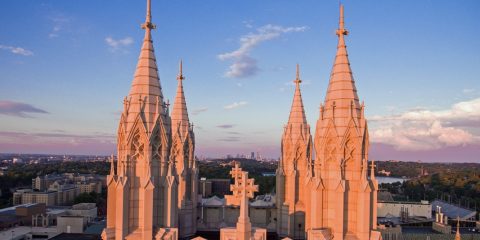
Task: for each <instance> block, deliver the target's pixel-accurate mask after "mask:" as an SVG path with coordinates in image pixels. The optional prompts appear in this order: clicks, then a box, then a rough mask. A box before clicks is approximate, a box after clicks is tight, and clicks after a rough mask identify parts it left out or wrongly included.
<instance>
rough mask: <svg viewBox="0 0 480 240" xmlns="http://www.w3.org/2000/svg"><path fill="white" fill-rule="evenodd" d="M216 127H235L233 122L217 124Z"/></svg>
mask: <svg viewBox="0 0 480 240" xmlns="http://www.w3.org/2000/svg"><path fill="white" fill-rule="evenodd" d="M217 127H218V128H225V129H226V128H233V127H235V125H234V124H223V125H217Z"/></svg>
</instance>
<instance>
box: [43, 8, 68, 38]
mask: <svg viewBox="0 0 480 240" xmlns="http://www.w3.org/2000/svg"><path fill="white" fill-rule="evenodd" d="M50 21H51V23H52V30H51V31H50V33H49V34H48V37H49V38H56V37H59V36H60V33H61V32H62V31H63V30H64V29H68V28H69V26H68V25H69V24H70V21H71V19H70V18H69V17H66V16H65V15H63V14H56V15H55V16H53V17H50Z"/></svg>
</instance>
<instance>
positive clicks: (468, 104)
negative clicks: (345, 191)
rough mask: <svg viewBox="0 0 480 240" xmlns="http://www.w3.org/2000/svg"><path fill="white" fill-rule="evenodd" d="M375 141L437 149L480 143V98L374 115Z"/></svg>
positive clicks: (372, 135) (372, 118) (412, 147)
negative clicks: (443, 106)
mask: <svg viewBox="0 0 480 240" xmlns="http://www.w3.org/2000/svg"><path fill="white" fill-rule="evenodd" d="M370 122H371V123H372V126H373V127H372V129H373V130H371V131H370V136H371V137H372V141H373V142H377V143H384V144H388V145H392V146H394V147H395V149H398V150H412V151H418V150H433V149H440V148H443V147H452V146H465V145H469V144H475V145H476V144H480V136H479V135H476V134H478V132H479V130H480V98H477V99H473V100H470V101H464V102H459V103H456V104H453V105H452V106H451V107H450V108H448V109H444V110H428V109H425V108H421V109H420V108H419V109H413V110H410V111H407V112H404V113H402V114H397V115H390V116H374V117H371V118H370Z"/></svg>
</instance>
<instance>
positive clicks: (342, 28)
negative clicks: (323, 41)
mask: <svg viewBox="0 0 480 240" xmlns="http://www.w3.org/2000/svg"><path fill="white" fill-rule="evenodd" d="M337 35H338V36H341V35H348V31H347V30H346V29H345V21H344V16H343V4H340V20H339V24H338V29H337Z"/></svg>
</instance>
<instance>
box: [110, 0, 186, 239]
mask: <svg viewBox="0 0 480 240" xmlns="http://www.w3.org/2000/svg"><path fill="white" fill-rule="evenodd" d="M150 6H151V3H150V0H147V14H146V15H147V16H146V20H145V23H144V24H142V28H143V29H145V37H144V40H143V45H142V49H141V51H140V56H139V59H138V64H137V68H136V71H135V74H134V78H133V83H132V86H131V89H130V93H129V95H128V97H126V98H125V100H124V106H123V113H122V115H121V117H120V123H119V127H118V133H117V134H118V135H117V151H118V161H117V171H116V173H115V171H114V169H112V171H111V173H110V175H109V176H108V178H107V181H108V182H107V187H108V200H107V201H108V205H107V208H108V209H107V226H106V229H105V230H104V232H103V234H102V237H103V239H116V240H123V239H145V240H147V239H153V238H154V239H176V238H177V234H178V231H177V225H178V219H177V216H178V213H177V210H178V205H177V198H178V191H177V185H178V182H177V172H176V167H175V161H171V158H170V149H171V119H170V116H169V113H168V104H166V103H165V101H164V98H163V94H162V88H161V86H160V80H159V77H158V71H157V64H156V60H155V54H154V49H153V44H152V36H151V30H152V29H155V25H154V24H152V22H151V11H150Z"/></svg>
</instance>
